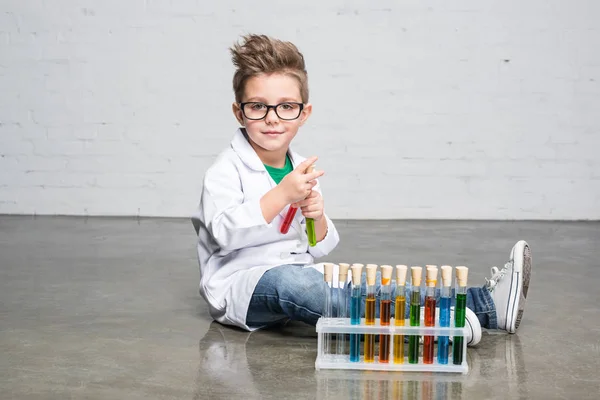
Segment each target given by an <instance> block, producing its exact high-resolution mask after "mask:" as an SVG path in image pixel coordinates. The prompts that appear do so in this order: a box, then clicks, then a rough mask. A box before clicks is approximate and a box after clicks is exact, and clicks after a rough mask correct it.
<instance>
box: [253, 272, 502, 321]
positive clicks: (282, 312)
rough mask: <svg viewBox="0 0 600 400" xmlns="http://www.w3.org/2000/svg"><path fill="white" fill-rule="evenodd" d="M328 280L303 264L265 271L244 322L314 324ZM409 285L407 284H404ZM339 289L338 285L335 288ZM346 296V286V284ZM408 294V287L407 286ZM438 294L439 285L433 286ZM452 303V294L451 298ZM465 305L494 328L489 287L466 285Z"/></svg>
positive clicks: (377, 296) (422, 296)
mask: <svg viewBox="0 0 600 400" xmlns="http://www.w3.org/2000/svg"><path fill="white" fill-rule="evenodd" d="M366 280H367V279H366V274H365V273H364V272H363V277H362V281H361V282H362V288H361V292H362V303H363V304H362V307H361V309H362V313H363V315H362V316H363V317H364V311H365V299H366V295H367V288H366V284H365V282H366ZM376 282H377V284H376V292H375V293H376V294H375V296H376V298H377V299H378V298H379V295H380V292H381V283H380V282H381V276H380V272H379V271H378V272H377V280H376ZM326 289H327V284H325V282H324V281H323V274H321V273H320V272H319V271H317V270H316V269H314V268H305V267H304V266H302V265H281V266H278V267H275V268H272V269H270V270H268V271H267V272H265V273H264V275H263V276H262V277H261V278H260V280H259V281H258V284H257V285H256V288H255V289H254V293H253V294H252V299H251V300H250V305H249V307H248V312H247V314H246V325H248V326H250V327H262V326H269V325H277V324H280V323H283V322H285V321H287V320H289V319H292V320H297V321H303V322H306V323H307V324H310V325H316V324H317V320H318V319H319V318H320V317H321V316H322V315H323V312H324V308H325V290H326ZM391 289H392V299H393V298H394V297H395V291H396V284H395V282H394V281H392V283H391ZM407 289H408V287H407ZM337 290H340V289H336V291H337ZM346 290H347V293H348V296H349V293H350V292H349V289H348V287H346ZM407 297H408V290H407ZM436 297H437V298H439V289H438V290H436ZM424 298H425V291H424V290H422V291H421V305H423V304H424ZM409 303H410V302H408V301H407V302H406V310H405V315H406V317H407V318H408V316H409V310H410V304H409ZM375 304H376V308H375V314H376V318H379V302H378V301H377V302H376V303H375ZM452 306H454V297H453V298H452ZM333 307H334V315H337V304H336V302H335V301H334V302H333ZM393 307H394V302H392V315H394V312H395V310H394V308H393ZM467 308H469V309H471V311H473V312H474V313H475V315H477V318H478V319H479V322H480V323H481V326H482V327H483V328H488V329H496V328H497V327H498V321H497V318H496V307H495V305H494V301H493V299H492V297H491V296H490V293H489V291H488V290H487V289H486V288H484V287H471V288H469V289H467Z"/></svg>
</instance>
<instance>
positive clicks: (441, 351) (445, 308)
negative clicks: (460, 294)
mask: <svg viewBox="0 0 600 400" xmlns="http://www.w3.org/2000/svg"><path fill="white" fill-rule="evenodd" d="M440 326H445V327H448V326H450V297H440ZM448 342H449V340H448V336H439V337H438V362H439V363H440V364H448Z"/></svg>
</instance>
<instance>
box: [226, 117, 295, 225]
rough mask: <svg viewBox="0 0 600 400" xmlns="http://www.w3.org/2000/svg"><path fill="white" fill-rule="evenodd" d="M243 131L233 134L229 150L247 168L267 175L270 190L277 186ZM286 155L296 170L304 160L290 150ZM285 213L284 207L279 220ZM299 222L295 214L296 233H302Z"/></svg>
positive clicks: (286, 208) (240, 129)
mask: <svg viewBox="0 0 600 400" xmlns="http://www.w3.org/2000/svg"><path fill="white" fill-rule="evenodd" d="M243 129H244V128H238V130H237V131H236V132H235V135H234V137H233V140H232V141H231V148H232V149H233V151H235V152H236V154H237V155H238V156H239V157H240V159H241V160H242V162H243V163H244V164H246V166H247V167H248V168H250V169H252V170H254V171H260V172H264V173H265V174H266V175H267V177H266V179H268V180H269V184H270V185H271V188H273V187H275V186H276V185H277V184H276V183H275V181H274V180H273V178H271V176H270V175H268V172H267V169H266V168H265V165H264V164H263V162H262V161H261V160H260V158H259V157H258V154H256V152H255V151H254V149H253V148H252V145H250V143H249V142H248V139H246V135H245V134H244V131H243ZM288 155H289V156H290V159H291V160H292V166H293V167H294V168H296V165H298V164H299V163H301V162H302V161H304V159H303V158H302V157H300V155H299V154H296V153H295V152H293V151H292V149H291V148H289V149H288ZM287 211H288V207H285V208H284V209H283V210H281V212H280V213H279V215H280V216H281V218H285V216H286V214H287ZM298 214H300V215H298ZM300 220H302V214H301V213H298V212H297V213H296V217H295V218H294V222H293V223H292V229H294V230H296V231H298V232H301V231H302V228H301V226H300Z"/></svg>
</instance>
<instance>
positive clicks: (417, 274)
mask: <svg viewBox="0 0 600 400" xmlns="http://www.w3.org/2000/svg"><path fill="white" fill-rule="evenodd" d="M422 273H423V268H421V267H410V275H411V277H412V285H413V286H421V274H422Z"/></svg>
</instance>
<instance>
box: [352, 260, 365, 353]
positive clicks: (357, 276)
mask: <svg viewBox="0 0 600 400" xmlns="http://www.w3.org/2000/svg"><path fill="white" fill-rule="evenodd" d="M350 269H351V271H352V289H351V293H350V324H351V325H360V314H361V311H362V310H361V300H362V294H361V291H360V286H361V281H362V269H363V265H362V264H352V266H351V267H350ZM359 360H360V334H358V333H354V334H351V335H350V361H351V362H358V361H359Z"/></svg>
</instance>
